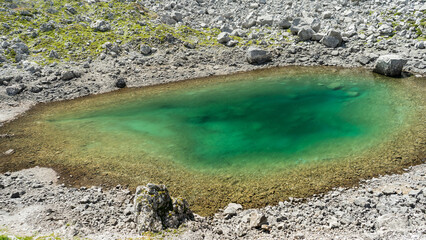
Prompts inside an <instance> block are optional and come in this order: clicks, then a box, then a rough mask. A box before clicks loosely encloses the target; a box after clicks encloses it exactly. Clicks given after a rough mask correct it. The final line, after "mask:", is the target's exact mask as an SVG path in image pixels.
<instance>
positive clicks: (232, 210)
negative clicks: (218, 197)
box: [223, 203, 243, 216]
mask: <svg viewBox="0 0 426 240" xmlns="http://www.w3.org/2000/svg"><path fill="white" fill-rule="evenodd" d="M242 209H243V206H241V204H237V203H230V204H228V206H227V207H226V208H225V210H224V211H223V214H226V215H229V216H235V215H237V211H239V210H242Z"/></svg>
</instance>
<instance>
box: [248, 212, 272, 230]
mask: <svg viewBox="0 0 426 240" xmlns="http://www.w3.org/2000/svg"><path fill="white" fill-rule="evenodd" d="M267 220H268V219H267V218H266V217H265V215H263V213H259V212H257V211H254V212H252V213H250V228H260V227H261V226H262V225H263V224H266V222H267Z"/></svg>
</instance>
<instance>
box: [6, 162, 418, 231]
mask: <svg viewBox="0 0 426 240" xmlns="http://www.w3.org/2000/svg"><path fill="white" fill-rule="evenodd" d="M57 180H58V176H57V175H56V173H55V172H54V171H53V170H51V169H48V168H38V167H36V168H32V169H26V170H22V171H19V172H13V173H5V174H1V175H0V209H1V210H0V226H1V230H0V234H6V235H8V234H11V235H12V236H13V235H15V236H33V237H34V238H37V237H46V236H52V234H53V235H54V236H57V237H62V238H66V239H72V238H75V237H84V238H89V239H129V238H140V237H147V238H148V237H151V238H154V239H155V238H159V239H160V238H161V239H238V238H241V239H283V238H285V239H336V238H338V239H424V237H425V236H426V228H425V226H426V213H425V209H426V164H421V165H418V166H414V167H410V168H409V169H407V172H406V173H404V174H394V175H387V176H381V177H378V178H373V179H370V180H366V181H364V182H362V183H361V184H360V186H358V187H354V188H349V189H344V188H338V189H335V190H333V191H331V192H329V193H327V194H325V195H322V196H314V197H312V198H309V199H305V200H302V199H290V200H289V201H285V202H280V203H279V205H278V206H268V207H265V208H261V209H243V208H242V206H241V205H239V204H235V203H231V204H229V205H228V207H226V208H225V209H224V210H223V211H220V212H219V213H217V214H216V215H215V216H214V217H201V216H198V215H195V218H192V217H181V218H175V219H176V221H177V222H176V223H175V224H177V226H179V225H180V224H182V225H181V226H180V228H179V229H178V230H174V231H171V230H166V231H162V232H160V233H157V234H153V233H149V232H147V233H143V235H142V236H141V235H138V232H137V223H141V218H140V217H139V219H138V221H136V219H137V218H138V216H144V219H143V221H144V222H145V223H146V221H148V222H150V223H151V224H143V225H142V226H145V227H146V226H150V227H149V229H150V230H155V229H156V228H157V229H158V227H155V226H156V225H155V223H156V222H158V221H159V220H155V217H153V216H151V215H147V214H145V215H138V214H139V213H140V211H141V210H140V208H138V207H137V206H138V204H137V202H138V201H137V200H138V199H139V200H140V195H136V196H134V195H133V194H131V193H130V191H129V190H127V189H125V188H123V187H121V186H117V187H116V188H114V189H111V190H103V189H102V188H101V187H91V188H85V187H82V188H79V189H76V188H69V187H65V186H64V185H63V184H58V183H57ZM156 188H157V187H156V186H155V185H148V186H147V187H146V188H143V189H152V192H149V193H150V195H151V194H153V195H152V196H160V197H159V198H157V199H156V200H153V201H154V202H155V201H157V202H155V204H157V203H161V204H164V202H167V201H168V200H164V199H167V198H169V197H168V195H167V197H166V198H163V199H162V198H161V194H164V193H162V192H161V189H159V188H158V189H156ZM163 191H164V189H163ZM166 191H167V190H166ZM164 196H165V195H164ZM148 198H149V199H151V200H152V199H154V198H152V197H151V198H150V197H148ZM154 202H152V201H151V203H154ZM161 204H160V205H161ZM160 205H159V206H160ZM143 206H148V205H146V204H145V205H143ZM156 209H157V211H156V214H157V213H158V212H161V211H160V210H159V209H160V207H159V208H156ZM184 212H185V211H183V212H182V211H181V213H182V214H183V213H184ZM187 214H190V215H192V214H191V213H189V212H185V213H184V215H182V216H189V215H187ZM146 216H149V217H146ZM172 219H173V218H172ZM191 219H192V220H191ZM159 223H160V224H161V222H159ZM160 226H161V225H160ZM175 226H176V225H175ZM160 229H161V228H160ZM143 230H148V229H143Z"/></svg>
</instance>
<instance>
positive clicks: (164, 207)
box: [134, 183, 194, 232]
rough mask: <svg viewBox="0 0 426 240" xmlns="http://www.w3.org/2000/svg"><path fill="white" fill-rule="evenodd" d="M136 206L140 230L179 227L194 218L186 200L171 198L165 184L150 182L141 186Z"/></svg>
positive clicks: (137, 190)
mask: <svg viewBox="0 0 426 240" xmlns="http://www.w3.org/2000/svg"><path fill="white" fill-rule="evenodd" d="M134 206H135V213H136V224H137V229H138V231H139V232H146V231H152V232H159V231H161V230H163V229H166V228H178V227H179V226H180V225H181V224H182V223H184V222H185V221H186V220H193V219H194V215H193V213H192V211H191V210H190V209H189V205H188V203H187V202H186V200H185V199H181V198H171V197H170V195H169V191H168V190H167V188H166V186H164V185H155V184H151V183H148V184H147V185H146V186H139V187H138V188H137V189H136V194H135V198H134Z"/></svg>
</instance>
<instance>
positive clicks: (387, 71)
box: [374, 55, 407, 77]
mask: <svg viewBox="0 0 426 240" xmlns="http://www.w3.org/2000/svg"><path fill="white" fill-rule="evenodd" d="M406 63H407V60H405V59H403V58H402V57H401V56H398V55H384V56H380V57H379V58H378V59H377V61H376V66H375V67H374V72H376V73H379V74H382V75H386V76H389V77H399V76H401V72H402V68H403V67H404V65H405V64H406Z"/></svg>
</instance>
